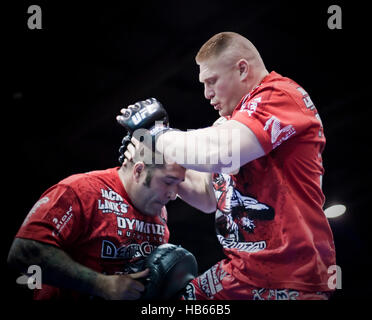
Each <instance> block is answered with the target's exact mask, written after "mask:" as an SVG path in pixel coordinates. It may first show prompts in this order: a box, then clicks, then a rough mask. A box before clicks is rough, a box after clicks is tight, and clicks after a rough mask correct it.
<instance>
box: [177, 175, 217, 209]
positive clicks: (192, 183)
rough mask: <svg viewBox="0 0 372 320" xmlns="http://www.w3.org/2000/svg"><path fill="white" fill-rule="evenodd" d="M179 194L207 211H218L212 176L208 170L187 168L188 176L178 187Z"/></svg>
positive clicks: (192, 204)
mask: <svg viewBox="0 0 372 320" xmlns="http://www.w3.org/2000/svg"><path fill="white" fill-rule="evenodd" d="M178 195H179V196H180V197H181V199H182V200H184V201H185V202H187V203H188V204H189V205H191V206H193V207H195V208H197V209H199V210H201V211H203V212H205V213H211V212H214V211H216V205H217V202H216V197H215V195H214V192H213V189H212V177H211V174H210V173H208V172H197V171H194V170H186V178H185V181H184V182H182V183H181V184H180V185H179V187H178Z"/></svg>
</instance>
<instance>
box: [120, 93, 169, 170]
mask: <svg viewBox="0 0 372 320" xmlns="http://www.w3.org/2000/svg"><path fill="white" fill-rule="evenodd" d="M121 113H122V114H121V115H119V116H117V117H116V120H117V121H118V123H119V124H120V125H122V126H123V127H124V128H125V129H126V130H127V131H128V134H127V135H126V136H125V137H124V138H123V140H122V144H121V146H120V149H119V153H120V157H119V162H120V164H123V163H124V162H125V161H126V160H125V155H124V153H125V152H126V150H127V147H128V144H129V143H130V140H131V138H132V136H133V133H134V132H135V131H136V130H137V129H148V130H150V133H151V134H152V135H156V133H157V132H160V131H162V130H163V129H165V128H168V127H169V121H168V114H167V112H166V111H165V109H164V107H163V105H162V104H161V103H160V102H159V101H158V100H156V99H155V98H150V99H147V100H144V101H139V102H136V103H135V104H133V105H130V106H128V107H127V108H123V109H121ZM159 124H160V126H159ZM127 160H130V159H127Z"/></svg>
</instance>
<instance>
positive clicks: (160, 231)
mask: <svg viewBox="0 0 372 320" xmlns="http://www.w3.org/2000/svg"><path fill="white" fill-rule="evenodd" d="M16 237H19V238H27V239H33V240H37V241H41V242H44V243H48V244H52V245H54V246H56V247H58V248H61V249H62V250H63V251H65V252H66V253H68V254H69V255H70V256H71V258H72V259H73V260H75V261H76V262H79V263H80V264H82V265H84V266H87V267H89V268H91V269H93V270H95V271H97V272H101V273H105V274H121V273H130V272H135V271H137V270H136V264H135V263H136V262H137V263H139V260H141V259H143V258H144V257H146V256H148V255H149V254H150V253H151V252H152V251H153V249H154V248H155V247H157V246H159V245H160V244H162V243H167V242H168V239H169V230H168V227H167V213H166V209H165V207H164V208H163V211H162V214H161V215H160V216H156V217H150V216H146V215H143V214H141V213H140V212H139V211H138V210H137V209H136V208H135V207H134V206H133V204H132V203H131V201H130V199H129V197H128V194H127V193H126V191H125V189H124V186H123V184H122V182H121V180H120V178H119V174H118V168H111V169H107V170H102V171H92V172H88V173H83V174H76V175H72V176H70V177H68V178H66V179H64V180H62V181H61V182H59V183H58V184H56V185H54V186H52V187H51V188H49V189H48V190H47V191H46V192H44V193H43V195H42V196H41V197H40V199H39V201H37V202H36V204H35V205H34V206H33V208H32V209H31V211H30V212H29V214H28V215H27V217H26V219H25V221H24V223H23V224H22V226H21V228H20V230H19V231H18V233H17V235H16ZM79 296H80V294H78V293H76V292H71V291H70V290H66V289H58V288H55V287H52V286H48V285H45V284H43V286H42V289H40V290H35V295H34V297H35V299H53V298H67V297H69V298H71V297H75V298H76V297H79Z"/></svg>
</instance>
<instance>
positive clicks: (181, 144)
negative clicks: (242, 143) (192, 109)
mask: <svg viewBox="0 0 372 320" xmlns="http://www.w3.org/2000/svg"><path fill="white" fill-rule="evenodd" d="M234 134H235V135H236V132H231V131H230V132H221V130H219V129H217V128H212V127H211V128H205V129H199V130H193V131H187V132H182V131H168V132H166V133H164V134H163V135H161V136H160V137H159V138H158V140H157V143H156V148H157V150H158V151H160V152H162V153H164V157H165V159H166V161H170V162H176V163H178V164H180V165H182V166H183V167H185V168H187V169H192V170H196V171H201V172H228V171H229V169H231V170H230V171H232V170H234V169H236V168H238V167H239V164H240V162H239V161H240V159H239V155H238V154H237V153H236V154H237V156H236V154H234V153H233V152H234V149H233V148H232V147H235V150H237V151H239V140H238V139H235V140H234V139H233V135H234ZM234 141H236V143H235V142H234ZM232 145H233V146H232Z"/></svg>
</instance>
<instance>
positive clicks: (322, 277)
mask: <svg viewBox="0 0 372 320" xmlns="http://www.w3.org/2000/svg"><path fill="white" fill-rule="evenodd" d="M231 119H232V120H236V121H239V122H241V123H243V124H245V125H246V126H247V127H249V128H250V129H251V130H252V131H253V133H254V134H255V135H256V137H257V139H258V141H259V142H260V144H261V146H262V147H263V149H264V151H265V154H266V155H265V156H263V157H261V158H259V159H256V160H254V161H252V162H250V163H248V164H246V165H244V166H243V167H241V168H240V171H239V173H238V174H236V175H226V174H214V175H213V186H214V190H215V195H216V197H217V201H218V205H217V212H216V229H217V237H218V239H219V241H220V243H221V244H222V246H223V248H224V252H225V253H226V255H227V257H228V258H229V259H227V260H226V262H225V265H224V268H225V270H226V271H227V272H228V273H230V274H232V275H234V276H235V277H236V278H238V279H240V280H241V281H244V282H246V283H249V284H251V285H254V286H257V287H262V288H291V289H298V290H305V291H328V290H330V289H329V288H328V286H327V281H328V277H329V275H328V273H327V269H328V267H329V266H331V265H334V264H335V247H334V242H333V235H332V231H331V229H330V226H329V223H328V221H327V218H326V217H325V214H324V212H323V209H322V207H323V204H324V195H323V193H322V190H321V181H322V175H323V172H324V169H323V166H322V157H321V153H322V151H323V149H324V146H325V137H324V132H323V126H322V123H321V120H320V117H319V115H318V112H317V109H316V108H315V106H314V104H313V102H312V101H311V99H310V97H309V95H308V94H307V92H306V91H305V90H304V89H303V88H301V87H300V86H299V85H298V84H297V83H295V82H293V81H292V80H290V79H288V78H285V77H282V76H281V75H279V74H278V73H276V72H271V73H270V74H269V75H268V76H266V77H265V78H264V80H263V81H262V83H261V84H260V85H259V86H258V87H256V88H255V89H253V90H252V91H251V92H250V93H249V94H247V95H246V96H245V97H243V98H242V100H241V101H240V103H239V104H238V106H237V107H236V109H235V110H234V112H233V114H232V116H231ZM241 138H242V139H244V137H241Z"/></svg>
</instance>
